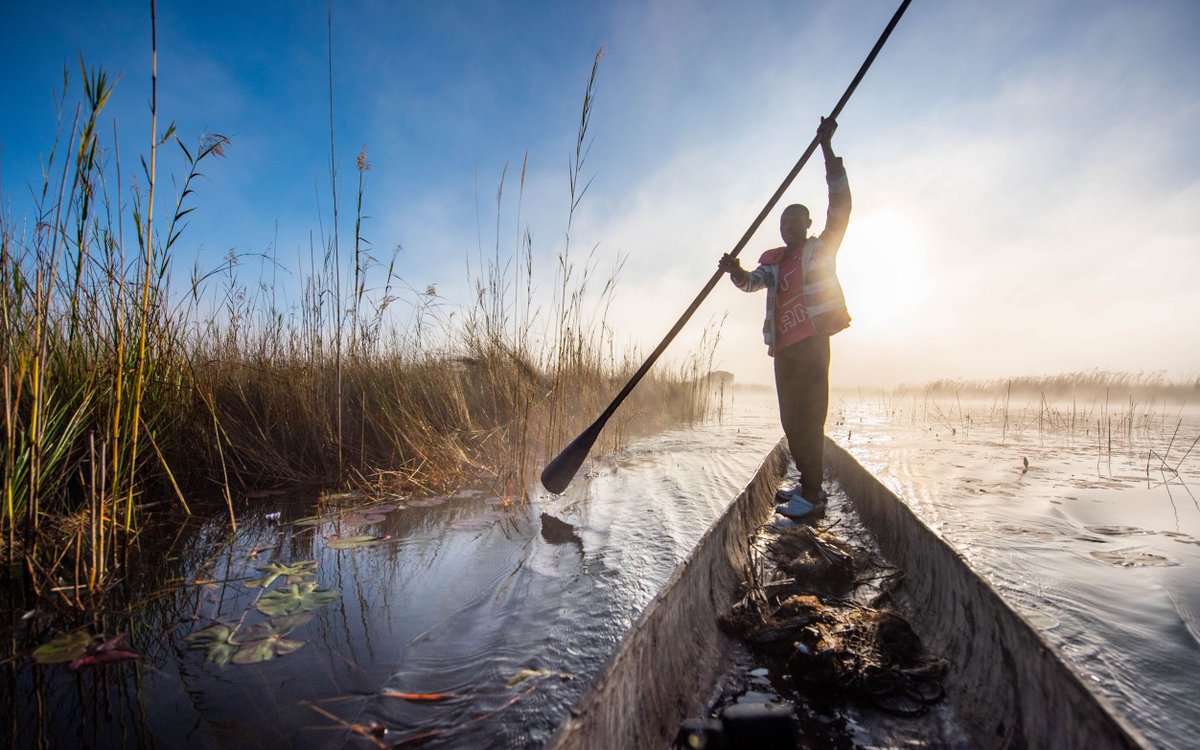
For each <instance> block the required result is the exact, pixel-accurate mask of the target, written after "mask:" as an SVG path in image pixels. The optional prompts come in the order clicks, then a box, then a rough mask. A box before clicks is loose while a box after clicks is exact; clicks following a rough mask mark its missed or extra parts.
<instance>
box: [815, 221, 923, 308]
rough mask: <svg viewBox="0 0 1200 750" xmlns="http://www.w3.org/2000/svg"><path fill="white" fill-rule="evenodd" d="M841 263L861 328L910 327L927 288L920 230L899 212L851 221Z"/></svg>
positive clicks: (844, 284)
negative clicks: (915, 310) (913, 314)
mask: <svg viewBox="0 0 1200 750" xmlns="http://www.w3.org/2000/svg"><path fill="white" fill-rule="evenodd" d="M837 263H838V279H839V280H840V281H841V282H842V289H843V290H844V291H845V293H846V303H847V305H848V306H849V308H850V315H851V316H853V318H854V327H855V328H857V329H859V330H894V329H897V328H900V327H903V326H905V325H907V324H908V323H910V322H911V320H910V317H911V316H912V313H913V311H914V307H915V306H916V303H917V301H918V300H920V299H921V297H922V296H923V295H924V293H925V292H926V290H927V289H928V287H929V280H928V275H927V273H926V269H925V248H924V242H923V241H922V239H921V233H920V230H919V229H918V228H917V227H916V226H914V225H913V224H912V223H911V222H910V221H908V219H906V218H905V217H904V216H902V215H900V214H897V213H893V212H888V211H876V212H874V213H870V214H866V215H863V216H858V217H854V218H852V219H851V220H850V229H849V231H847V233H846V239H845V242H843V243H842V247H841V250H839V251H838V260H837Z"/></svg>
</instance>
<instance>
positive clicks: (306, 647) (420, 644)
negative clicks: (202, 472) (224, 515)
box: [0, 395, 1200, 748]
mask: <svg viewBox="0 0 1200 750" xmlns="http://www.w3.org/2000/svg"><path fill="white" fill-rule="evenodd" d="M1014 413H1015V410H1014ZM1008 416H1010V417H1011V419H1006V420H1004V421H1001V420H999V419H989V418H988V415H987V412H986V410H985V409H983V408H982V407H981V408H980V410H979V411H972V407H971V406H970V405H964V404H956V405H955V406H954V407H953V408H951V407H944V408H941V409H931V408H930V407H929V405H928V404H923V403H915V402H914V403H913V404H910V405H904V404H896V403H894V402H889V403H883V402H879V403H872V402H871V401H870V400H869V399H857V400H853V401H845V400H843V401H840V402H839V401H837V400H836V399H835V403H834V409H833V411H832V413H831V415H830V422H829V425H828V428H827V431H828V433H829V434H830V435H831V436H832V437H834V438H835V439H836V440H838V441H839V442H840V443H842V444H843V445H846V446H847V447H848V448H849V449H850V450H851V451H852V452H854V454H855V455H856V456H857V457H858V459H859V460H860V461H861V462H862V463H863V464H864V465H866V466H867V467H868V468H871V469H873V470H874V471H875V472H876V473H877V474H878V475H879V476H880V477H881V478H882V479H883V481H885V482H886V483H888V484H889V485H890V486H892V487H893V489H895V490H897V491H898V492H899V494H901V495H902V496H903V497H904V498H906V500H907V501H908V502H909V503H910V504H912V505H913V507H914V508H915V509H916V510H917V511H918V512H919V513H921V514H922V516H923V517H925V518H926V519H927V521H928V522H929V523H930V525H932V526H934V527H935V528H938V529H940V530H941V532H942V533H943V534H944V535H945V536H946V537H947V538H948V540H949V541H950V542H951V543H952V544H954V545H955V546H956V547H958V548H959V549H960V550H962V551H963V553H964V554H965V555H966V556H967V558H968V559H969V560H970V561H971V563H972V564H973V565H974V566H975V567H976V568H977V569H979V570H980V571H981V572H983V573H984V574H985V575H986V576H988V577H989V578H990V579H991V580H992V581H993V583H994V584H995V585H996V586H997V588H998V589H999V590H1000V591H1001V592H1002V593H1003V594H1004V595H1005V596H1006V597H1007V598H1008V599H1009V600H1010V601H1011V602H1012V603H1013V604H1014V605H1015V606H1017V607H1018V608H1019V609H1020V610H1021V611H1022V612H1023V613H1024V614H1025V615H1026V616H1027V617H1028V618H1029V619H1030V621H1031V622H1033V623H1034V624H1035V625H1036V626H1038V627H1039V628H1041V629H1042V630H1043V631H1045V632H1046V633H1047V634H1048V636H1049V638H1050V639H1051V640H1052V642H1054V643H1055V644H1056V645H1057V646H1058V647H1059V648H1060V649H1061V651H1062V652H1063V653H1064V654H1065V655H1066V656H1067V658H1069V659H1070V660H1071V662H1072V663H1073V664H1074V665H1075V666H1076V667H1077V668H1078V669H1079V670H1080V671H1081V672H1082V673H1083V674H1085V675H1086V676H1087V677H1088V678H1090V679H1092V680H1093V681H1095V682H1096V683H1097V684H1098V686H1099V687H1100V689H1101V690H1102V691H1103V692H1105V693H1106V694H1108V695H1109V696H1110V697H1111V698H1113V702H1114V703H1115V704H1116V706H1117V707H1118V708H1120V709H1121V710H1123V711H1125V712H1126V713H1127V715H1129V716H1130V718H1131V719H1132V720H1133V721H1134V722H1135V723H1137V724H1138V725H1139V726H1140V728H1141V729H1142V730H1143V731H1144V732H1146V734H1148V735H1149V736H1150V737H1151V738H1152V739H1153V740H1154V741H1155V742H1157V743H1159V744H1161V745H1162V746H1164V747H1186V746H1187V745H1188V744H1189V741H1190V738H1192V737H1195V736H1200V717H1198V716H1197V715H1196V712H1195V710H1194V708H1193V705H1194V698H1195V696H1196V695H1197V694H1198V693H1200V690H1198V689H1200V581H1198V579H1200V577H1198V576H1197V575H1196V571H1197V569H1198V564H1200V543H1198V541H1197V540H1200V505H1198V504H1197V502H1196V499H1195V497H1194V496H1193V495H1192V493H1193V492H1194V491H1195V490H1194V489H1193V488H1194V486H1195V485H1196V483H1197V475H1198V474H1200V452H1194V453H1193V454H1192V455H1189V456H1188V457H1187V458H1186V459H1184V458H1183V451H1184V449H1185V448H1186V443H1190V442H1191V440H1192V439H1193V438H1195V437H1196V436H1197V435H1200V420H1198V419H1196V418H1195V417H1194V416H1182V415H1181V421H1180V423H1179V426H1178V429H1177V433H1178V434H1177V435H1176V436H1175V437H1174V438H1173V441H1174V443H1173V444H1170V445H1169V443H1170V442H1171V441H1172V431H1173V430H1175V429H1176V423H1175V421H1174V417H1172V419H1169V420H1167V419H1164V420H1160V421H1159V422H1160V423H1159V424H1158V425H1157V426H1153V425H1144V426H1143V427H1144V429H1143V428H1142V427H1139V428H1138V429H1136V430H1134V429H1130V430H1128V431H1127V432H1126V434H1125V436H1124V438H1125V442H1126V443H1128V445H1125V444H1123V443H1122V441H1121V440H1118V441H1116V443H1115V444H1114V446H1113V449H1112V451H1111V452H1110V450H1109V443H1108V441H1107V431H1105V437H1103V438H1101V437H1098V436H1097V434H1096V429H1095V428H1096V425H1095V424H1094V423H1093V424H1092V425H1091V426H1090V427H1083V426H1081V427H1080V428H1079V429H1077V430H1074V431H1065V432H1064V431H1061V430H1060V431H1057V432H1056V431H1055V430H1052V429H1048V428H1046V427H1045V425H1043V426H1042V427H1041V428H1039V425H1038V423H1037V421H1036V420H1035V419H1033V418H1025V419H1024V420H1023V421H1022V420H1018V419H1017V417H1016V416H1014V415H1008ZM1159 428H1162V429H1159ZM779 434H780V430H779V427H778V422H777V416H776V413H775V410H774V402H773V399H772V398H771V397H769V396H750V395H739V396H738V397H737V398H736V399H735V400H734V402H733V405H732V406H731V407H729V408H728V409H727V410H726V413H725V415H724V417H723V418H722V420H720V421H715V422H712V423H708V424H705V425H701V426H699V427H697V428H694V429H688V430H679V431H674V432H668V433H665V434H662V435H659V436H657V437H654V438H650V439H647V440H644V441H640V442H638V443H636V444H634V445H632V446H630V447H629V448H628V449H626V450H623V451H621V452H620V453H618V454H616V455H613V456H609V457H606V458H604V459H600V460H597V461H594V462H592V463H590V464H589V465H587V466H585V467H584V469H583V470H582V471H581V472H580V475H579V477H578V478H577V479H576V481H575V483H574V484H573V485H572V487H571V488H570V489H569V490H568V492H567V494H565V495H563V496H561V497H553V496H548V495H545V494H539V495H535V496H534V498H533V500H532V502H531V504H530V505H528V506H523V507H504V506H502V505H500V504H499V502H498V501H497V500H496V499H495V498H494V497H491V496H490V495H488V494H487V493H481V492H471V491H467V492H463V493H460V494H458V495H455V496H450V497H433V498H405V499H396V500H389V501H387V502H385V503H384V504H383V505H375V506H374V508H373V509H368V510H366V511H364V510H362V509H360V508H359V506H362V505H363V504H364V501H363V500H361V499H359V498H341V499H335V500H332V501H329V502H324V503H320V504H316V503H314V501H313V500H312V498H286V497H278V498H270V499H266V500H264V499H258V500H256V501H255V502H254V504H253V505H252V506H251V508H247V509H244V510H242V511H241V512H240V516H239V518H240V523H239V529H238V532H237V534H236V535H230V534H229V532H228V528H227V526H226V524H224V523H222V522H221V521H220V520H219V519H218V520H214V521H211V522H191V523H189V524H184V525H182V526H180V531H179V532H178V537H179V538H178V539H177V540H174V541H173V542H172V543H171V544H169V545H167V546H166V547H164V549H169V552H160V551H157V550H156V551H155V552H154V553H147V554H152V555H156V556H154V557H152V558H151V559H150V560H149V563H150V564H149V565H143V566H142V568H143V569H146V568H149V569H150V572H152V573H153V575H143V576H141V577H139V578H138V579H136V580H131V581H130V587H131V589H132V590H133V591H134V592H135V593H134V595H133V598H134V599H135V600H136V601H139V602H145V603H147V605H146V606H141V607H135V608H134V610H133V611H134V614H133V615H131V616H130V615H125V614H122V613H121V612H119V611H115V609H114V611H113V612H101V613H96V615H95V617H94V619H93V620H90V621H89V622H88V623H86V624H87V625H88V627H89V628H90V632H92V633H94V634H96V635H101V634H103V635H114V634H116V633H118V632H125V633H128V640H129V643H130V644H131V646H132V647H133V648H134V650H136V651H137V652H138V653H139V654H141V658H140V659H139V660H138V661H137V662H133V663H124V664H115V665H109V666H105V667H99V668H95V669H83V670H80V671H78V672H72V671H70V670H69V669H68V668H67V667H66V666H65V665H61V664H58V665H48V666H40V667H39V666H35V665H34V664H33V662H32V660H31V659H30V658H29V653H30V651H31V650H32V648H33V647H34V646H36V645H38V644H40V643H43V642H45V641H46V640H48V639H49V638H50V637H51V636H52V635H55V634H57V633H60V632H63V631H64V630H67V629H69V628H70V627H73V626H77V625H78V624H80V623H68V622H67V621H65V620H61V619H56V618H55V617H54V616H53V615H51V614H43V613H34V614H31V615H29V616H28V617H25V618H24V619H22V618H23V616H24V615H25V614H26V613H25V612H23V611H20V610H15V611H12V612H8V613H7V614H6V617H7V619H6V621H5V623H4V624H5V625H6V626H7V630H6V633H8V634H11V637H10V638H8V639H6V641H7V642H8V643H9V645H8V646H7V647H6V651H5V653H4V655H3V656H2V657H0V658H8V657H10V656H12V657H14V658H11V659H8V661H6V662H4V663H3V664H0V667H2V668H0V674H2V675H3V676H2V677H0V680H3V685H2V686H0V690H3V695H4V696H5V698H4V709H5V713H4V716H3V720H2V721H0V746H15V747H30V746H37V745H39V744H43V743H45V744H48V745H53V746H64V745H67V746H102V747H118V746H119V747H143V746H144V747H153V746H160V747H161V746H169V747H176V746H187V747H199V748H203V747H214V748H215V747H241V746H262V747H305V748H307V747H332V746H338V747H340V746H344V745H347V744H348V745H350V746H361V747H373V746H377V745H379V744H387V745H391V744H394V743H402V742H415V741H417V740H421V743H422V744H421V746H422V747H476V746H481V747H520V746H533V747H537V746H540V745H542V744H544V743H545V741H546V740H547V739H548V738H549V736H550V734H551V733H552V732H553V730H554V727H555V726H556V725H557V724H558V722H559V721H560V720H561V718H562V717H563V716H564V715H565V713H566V711H567V710H568V707H569V706H570V705H571V704H573V703H574V702H575V701H576V700H577V699H578V698H579V696H580V694H581V693H582V691H583V689H584V687H585V686H586V684H587V681H588V680H589V679H590V678H591V676H592V675H594V674H595V673H596V671H597V670H598V669H599V667H600V666H601V665H602V664H603V662H604V660H605V659H606V658H607V657H608V655H609V653H610V652H611V651H612V649H613V647H614V646H615V644H616V643H617V641H618V640H619V639H620V637H621V636H622V634H623V633H624V632H625V631H626V630H627V629H628V627H629V626H630V625H631V624H632V623H633V621H634V620H635V619H636V618H637V616H638V614H639V613H640V612H641V610H642V609H643V608H644V607H645V605H646V604H647V603H648V602H649V600H650V599H651V597H653V595H654V594H655V593H656V592H657V591H658V590H659V588H660V587H661V586H662V585H663V584H664V583H665V582H666V580H667V579H668V578H669V577H670V575H671V573H672V571H673V570H674V568H675V566H676V565H677V564H678V562H679V561H681V560H682V559H683V558H684V557H685V556H686V555H687V554H688V551H689V550H690V548H691V546H692V545H693V544H694V543H695V541H696V540H697V539H698V538H699V537H700V536H701V534H702V533H703V532H704V530H705V529H706V528H707V527H708V525H709V524H710V523H711V522H712V520H713V519H715V518H716V517H717V516H718V515H719V514H720V512H721V511H722V510H723V508H724V506H725V504H726V503H727V502H728V501H729V500H730V499H731V498H733V497H734V496H735V495H736V494H737V491H738V490H740V488H741V486H742V484H743V483H744V482H745V481H746V480H747V479H748V478H749V477H750V476H751V474H752V473H753V471H754V469H755V467H757V466H758V464H759V463H760V462H761V460H762V457H763V455H764V454H765V453H766V452H767V450H768V449H769V448H770V447H771V446H772V445H773V444H774V443H775V441H776V440H777V439H778V437H779ZM1181 444H1184V445H1183V446H1182V447H1181ZM1150 451H1153V452H1154V453H1153V454H1151V453H1150ZM1154 455H1157V456H1166V457H1167V460H1166V461H1159V460H1158V459H1154V458H1153V456H1154ZM1148 457H1150V458H1151V460H1150V461H1149V469H1147V464H1148V461H1147V458H1148ZM1176 461H1181V463H1180V464H1178V465H1176ZM1026 462H1028V463H1027V465H1026ZM1173 470H1177V471H1178V473H1174V471H1173ZM318 511H320V514H319V516H318V518H316V519H315V520H306V519H308V518H310V517H312V516H314V515H317V514H318ZM276 512H277V513H279V514H280V516H279V519H278V521H274V520H271V518H270V516H269V515H268V514H272V513H276ZM297 521H300V522H302V523H300V524H297V523H296V522H297ZM168 541H171V540H164V542H168ZM145 546H147V547H149V546H150V545H145ZM303 561H312V564H311V565H306V566H301V565H300V563H302V562H303ZM272 564H274V565H275V567H271V566H272ZM298 567H300V568H304V569H306V570H307V569H311V571H312V572H311V575H309V576H307V577H304V576H300V578H301V579H302V580H305V581H308V580H311V581H313V582H314V583H315V586H314V588H315V590H319V591H331V592H332V591H336V596H335V597H334V598H333V600H332V601H331V602H329V603H327V604H317V603H314V604H313V606H314V608H313V609H312V610H311V611H312V614H313V617H312V619H311V620H310V621H308V622H301V623H300V624H298V625H296V626H295V627H294V629H291V630H288V632H287V633H286V635H283V636H279V635H278V634H276V636H269V635H268V636H267V637H268V638H270V637H275V638H276V640H274V641H271V645H278V638H279V637H283V638H286V639H287V640H294V641H297V642H303V645H302V646H300V647H299V648H298V649H297V650H294V651H291V652H290V653H276V652H275V651H272V656H273V658H270V659H268V660H262V661H256V662H255V663H248V664H237V663H229V664H227V665H225V666H220V665H219V664H217V663H215V662H214V661H210V660H208V659H207V658H206V655H207V653H209V652H206V650H205V649H204V648H189V646H194V645H196V644H195V643H194V642H192V643H189V640H188V635H189V634H193V633H196V632H197V631H200V630H202V629H204V628H208V627H212V626H214V625H216V624H224V625H225V626H227V627H228V628H229V629H230V631H231V632H239V633H242V634H250V635H251V636H253V637H257V638H261V637H263V635H264V633H268V634H269V632H270V627H276V626H279V622H280V621H279V620H278V619H272V617H271V616H268V615H267V614H266V613H264V612H262V611H261V610H260V608H259V606H258V605H259V604H260V602H261V601H262V597H264V596H266V595H267V594H269V593H270V592H272V591H278V590H285V589H288V587H289V584H288V582H287V571H289V570H293V571H294V570H297V569H298ZM264 569H267V571H276V572H278V571H280V570H281V569H284V572H283V573H280V574H279V577H278V578H277V579H276V580H274V581H272V582H271V583H270V585H269V586H267V587H265V588H264V587H263V586H252V585H250V583H252V582H259V583H263V582H264V581H265V579H266V578H267V577H268V575H270V573H269V572H264ZM298 586H300V584H298ZM302 593H303V589H300V588H298V589H297V596H294V597H291V598H290V599H288V601H291V602H293V603H294V602H302V601H305V600H304V597H303V596H302V595H300V594H302ZM296 606H301V605H299V604H297V605H296ZM278 617H279V616H278V615H277V616H276V618H278ZM270 623H275V625H270ZM279 627H281V626H279ZM244 637H247V638H248V639H249V637H250V636H245V635H244ZM237 638H238V636H235V640H236V639H237ZM193 640H194V639H193ZM256 642H257V643H259V644H261V643H262V641H261V640H259V641H256ZM217 650H218V651H220V649H217ZM284 650H286V649H284ZM277 651H278V649H277ZM255 653H256V654H259V655H262V654H264V653H265V651H264V650H261V649H260V650H259V651H256V652H255Z"/></svg>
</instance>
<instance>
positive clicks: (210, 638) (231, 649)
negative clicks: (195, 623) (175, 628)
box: [187, 623, 238, 667]
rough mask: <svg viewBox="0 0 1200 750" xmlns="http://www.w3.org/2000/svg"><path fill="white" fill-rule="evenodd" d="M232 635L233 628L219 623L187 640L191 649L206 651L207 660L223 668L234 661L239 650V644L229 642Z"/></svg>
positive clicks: (190, 636)
mask: <svg viewBox="0 0 1200 750" xmlns="http://www.w3.org/2000/svg"><path fill="white" fill-rule="evenodd" d="M232 635H233V628H231V627H229V626H228V625H225V624H222V623H217V624H216V625H210V626H209V627H207V628H204V629H203V630H197V631H196V632H195V633H192V634H190V635H188V637H187V639H188V643H189V644H190V647H191V648H202V649H204V650H205V654H204V655H205V658H207V659H208V660H209V661H211V662H213V663H214V664H217V665H218V666H222V667H223V666H225V665H226V664H228V663H229V662H230V661H231V660H232V659H233V655H234V654H235V653H237V650H238V646H237V644H235V643H232V642H230V640H229V639H230V637H231V636H232Z"/></svg>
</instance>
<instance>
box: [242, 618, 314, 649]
mask: <svg viewBox="0 0 1200 750" xmlns="http://www.w3.org/2000/svg"><path fill="white" fill-rule="evenodd" d="M315 616H316V615H315V614H314V613H313V612H297V613H296V614H294V615H277V616H275V617H272V618H270V619H269V620H264V621H263V622H259V623H255V624H254V625H242V626H241V627H240V628H238V629H237V632H235V633H234V634H233V635H232V636H231V637H230V639H229V640H230V642H232V643H236V644H238V645H244V644H247V643H252V642H254V641H261V640H263V639H264V638H268V637H270V636H272V635H287V634H288V633H290V632H292V631H293V630H295V629H296V628H298V627H300V626H301V625H304V624H306V623H308V622H310V621H311V620H312V619H313V617H315Z"/></svg>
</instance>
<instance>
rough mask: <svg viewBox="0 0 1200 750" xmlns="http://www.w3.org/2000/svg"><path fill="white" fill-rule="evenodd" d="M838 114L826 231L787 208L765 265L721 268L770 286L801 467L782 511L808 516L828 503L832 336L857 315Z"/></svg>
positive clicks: (825, 133) (827, 133) (784, 405)
mask: <svg viewBox="0 0 1200 750" xmlns="http://www.w3.org/2000/svg"><path fill="white" fill-rule="evenodd" d="M835 130H837V122H836V121H835V120H833V119H829V120H826V119H825V118H821V125H820V127H818V128H817V135H818V136H819V137H820V141H821V151H822V153H823V154H824V156H825V181H826V182H827V183H828V185H829V213H828V215H827V217H826V220H825V231H823V232H822V233H821V234H820V235H819V236H812V237H810V236H808V230H809V227H811V226H812V219H811V218H810V217H809V213H808V209H807V208H806V207H804V206H802V205H799V204H793V205H790V206H788V207H787V208H785V209H784V210H783V215H782V216H781V217H780V219H779V233H780V234H781V235H782V237H783V241H784V242H785V243H786V244H785V245H784V246H783V247H777V248H775V249H773V250H768V251H767V252H765V253H763V254H762V257H760V258H759V259H758V268H756V269H754V270H753V271H747V270H745V269H744V268H742V265H741V263H740V262H739V261H738V259H737V258H734V257H732V256H731V255H729V254H728V253H726V254H725V255H724V256H722V257H721V261H720V263H719V264H718V268H720V270H722V271H724V272H726V273H728V274H729V278H730V280H731V281H733V283H734V285H735V286H737V287H738V288H739V289H741V290H742V291H745V292H756V291H758V290H759V289H763V288H765V289H766V290H767V318H766V322H765V323H764V324H763V338H764V339H765V340H766V344H767V353H768V354H769V355H770V356H772V357H774V359H775V391H776V393H777V394H778V396H779V418H780V421H781V422H782V423H783V431H784V434H785V435H787V441H788V448H789V449H790V450H791V452H792V458H793V459H794V460H795V462H796V468H797V469H798V470H799V472H800V485H799V486H798V487H797V488H795V489H794V490H790V491H787V492H782V491H781V492H780V493H779V497H778V499H779V500H780V502H782V503H783V504H782V505H780V506H779V508H777V510H778V512H780V513H782V514H783V515H786V516H789V517H791V518H803V517H805V516H808V515H810V514H813V513H815V512H818V511H820V510H822V509H824V507H825V499H826V495H825V491H824V490H822V489H821V481H822V475H823V472H824V467H823V460H824V457H823V454H824V440H825V417H826V415H827V414H828V411H829V337H830V336H832V335H833V334H835V333H837V332H838V331H840V330H842V329H844V328H846V327H847V326H849V325H850V313H849V312H848V311H847V310H846V301H845V299H844V297H843V296H842V287H841V284H839V283H838V280H837V272H836V271H837V265H836V258H837V251H838V246H840V245H841V243H842V236H843V235H845V233H846V224H847V223H848V221H849V219H850V184H849V182H847V180H846V169H845V167H843V166H842V160H841V158H840V157H838V156H835V155H834V153H833V147H832V146H831V145H830V141H831V140H832V139H833V133H834V131H835Z"/></svg>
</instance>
